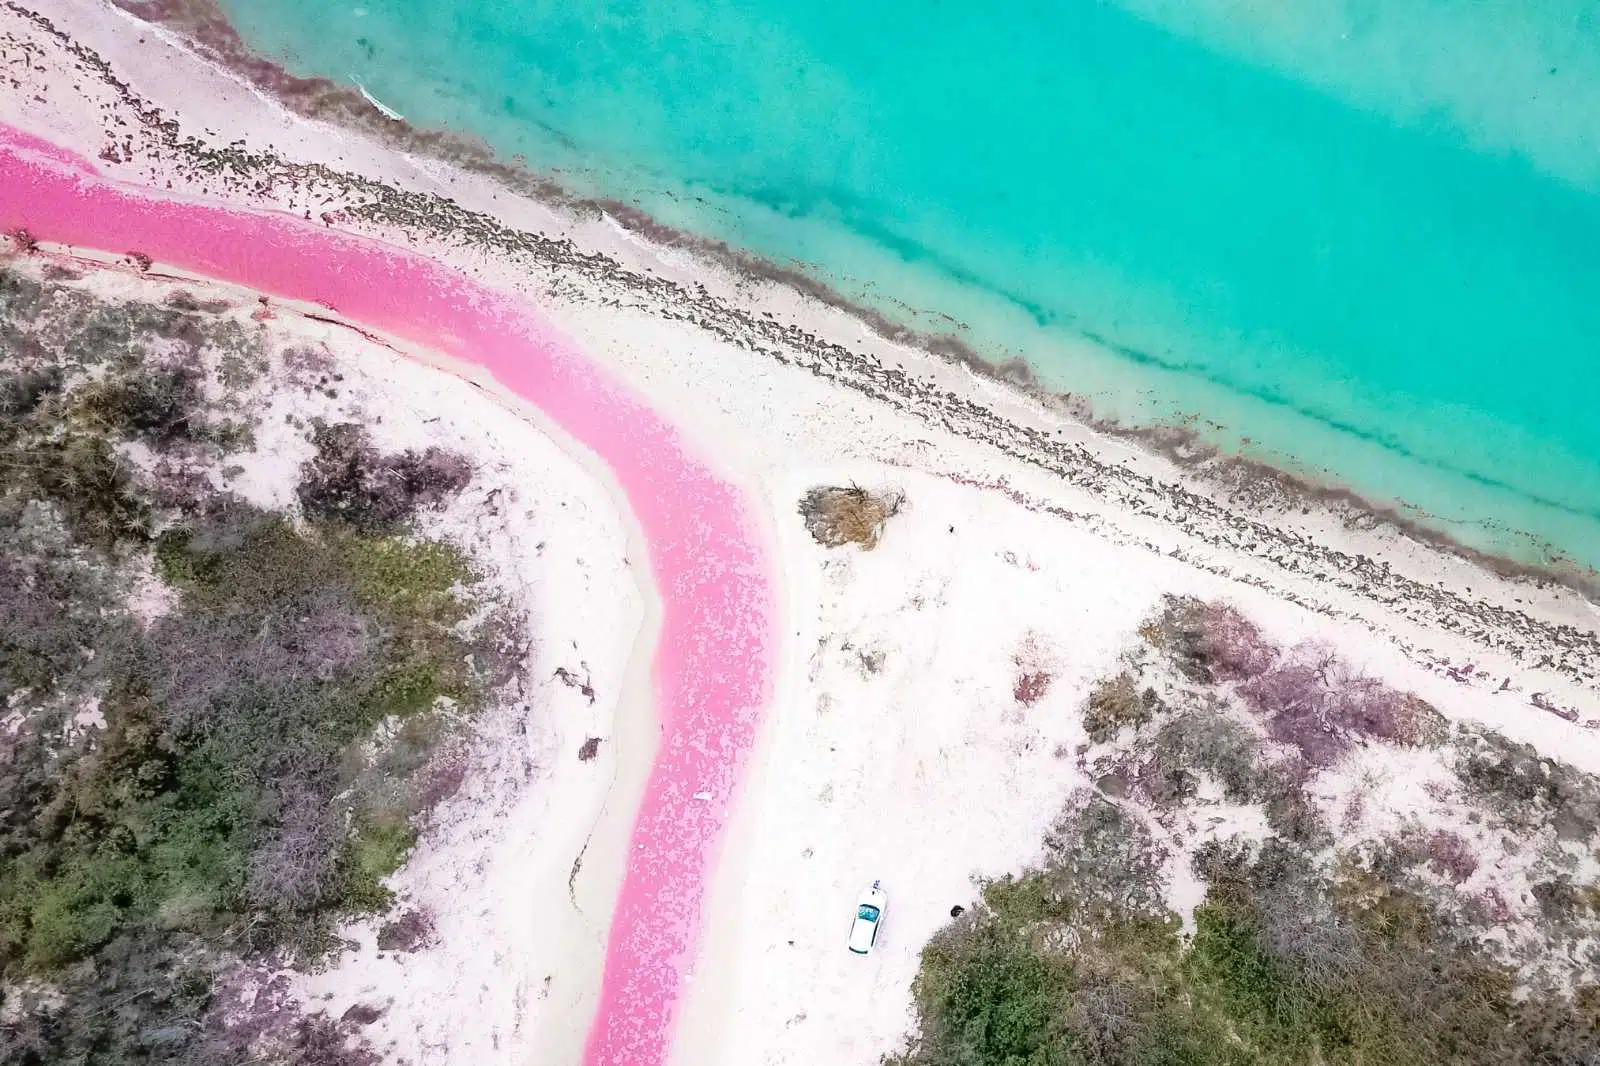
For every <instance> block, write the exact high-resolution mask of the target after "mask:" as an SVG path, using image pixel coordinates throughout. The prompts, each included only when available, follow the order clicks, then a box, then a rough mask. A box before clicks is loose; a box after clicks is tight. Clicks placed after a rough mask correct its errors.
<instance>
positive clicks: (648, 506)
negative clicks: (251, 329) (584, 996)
mask: <svg viewBox="0 0 1600 1066" xmlns="http://www.w3.org/2000/svg"><path fill="white" fill-rule="evenodd" d="M19 229H26V230H27V231H28V232H29V233H30V234H31V235H32V236H33V237H34V238H35V239H38V240H43V241H52V242H60V243H62V244H67V245H75V246H80V247H84V248H93V249H99V250H102V251H108V252H113V253H128V252H138V253H142V254H144V255H147V256H150V257H151V258H152V259H155V260H158V261H160V262H162V263H170V264H172V265H174V266H176V267H179V268H182V269H184V270H187V271H192V272H195V273H198V274H204V275H207V276H210V277H214V278H218V279H221V280H224V281H227V282H232V283H234V284H237V285H242V286H246V287H248V288H251V289H254V290H257V291H258V292H261V293H265V294H268V295H276V296H280V297H285V298H289V299H294V300H301V301H307V302H313V303H318V304H322V305H324V306H326V307H329V308H331V309H333V310H334V311H335V312H337V314H338V315H339V317H340V318H342V319H344V320H346V321H350V322H352V323H356V324H359V325H361V326H363V327H366V328H369V329H371V330H374V331H377V332H380V333H383V334H387V335H389V336H391V337H397V338H401V339H403V340H405V341H409V342H412V343H416V344H419V345H423V346H426V347H429V348H432V349H434V350H438V351H442V352H445V353H447V354H449V355H450V356H452V357H453V358H455V359H459V360H462V361H464V362H470V363H473V364H476V365H478V366H481V367H484V368H486V369H487V370H488V371H489V372H490V373H491V374H492V375H493V376H494V377H495V378H496V379H497V380H498V381H499V382H500V383H501V384H502V385H504V386H505V387H507V388H509V389H511V390H512V391H514V392H516V393H517V394H518V395H519V396H521V397H523V398H524V399H526V400H528V401H529V402H531V403H533V404H535V405H536V406H537V407H538V408H539V409H540V410H541V411H543V412H544V413H545V414H546V415H547V416H548V417H550V418H551V419H552V420H553V421H554V422H555V423H557V424H558V425H560V426H561V427H562V429H564V430H565V431H566V432H567V433H569V434H571V435H572V436H573V437H574V438H576V439H577V440H578V441H579V442H581V443H582V444H583V445H584V446H585V447H587V448H589V449H590V450H591V451H593V452H594V453H595V454H596V455H597V456H599V457H600V459H601V460H603V461H604V462H605V463H606V464H607V465H608V466H609V467H610V468H611V470H612V472H613V474H614V475H615V477H616V479H617V481H618V483H619V484H620V485H621V488H622V490H623V492H624V493H625V494H626V495H627V499H628V504H629V506H630V507H631V508H632V510H633V514H634V516H635V518H636V519H637V520H638V522H639V525H640V527H641V528H642V530H643V533H644V537H645V540H646V542H647V544H648V548H649V555H650V570H651V575H652V577H653V579H654V581H655V585H656V588H657V589H658V590H659V592H660V596H661V604H662V619H661V632H660V635H659V640H658V643H657V645H656V658H655V663H654V685H655V698H656V710H657V716H658V719H659V721H660V724H661V730H662V731H661V735H660V748H659V751H658V753H657V756H656V759H655V763H654V765H653V767H652V768H651V771H650V777H649V782H648V784H647V785H646V788H645V793H644V799H643V801H642V803H641V805H640V808H639V811H638V814H637V816H636V819H635V822H634V827H633V836H632V839H631V841H630V843H629V855H628V863H627V868H626V873H625V875H624V880H623V885H622V889H621V892H620V894H619V897H618V899H617V902H616V910H615V914H614V917H613V922H612V926H611V938H610V942H609V944H608V945H607V950H606V961H605V977H604V983H603V986H602V988H601V992H600V999H599V1007H598V1011H597V1013H596V1016H595V1018H594V1021H593V1023H592V1028H591V1029H590V1032H589V1038H588V1043H587V1045H586V1048H585V1052H584V1062H585V1063H586V1064H587V1066H657V1064H660V1063H663V1062H665V1061H666V1058H667V1053H668V1044H669V1040H670V1038H671V1030H672V1023H673V1019H674V1015H675V1013H676V1006H677V1002H678V997H679V993H680V991H681V989H682V986H683V979H684V976H685V972H686V970H687V968H688V967H689V966H690V965H691V964H692V962H693V956H694V950H695V944H696V940H697V937H698V932H699V927H700V919H701V914H700V912H701V905H702V901H703V898H704V891H705V890H704V886H705V881H706V877H707V874H708V871H709V866H710V862H711V859H712V853H713V848H714V845H715V844H716V842H717V839H718V837H719V835H720V833H721V830H722V828H723V821H724V817H725V815H724V813H723V812H724V811H725V810H726V809H727V808H728V807H729V806H730V804H731V801H732V799H733V795H734V791H735V788H736V785H737V783H738V779H739V776H740V769H741V767H742V765H743V763H744V760H745V757H746V755H747V754H748V752H749V751H750V748H751V746H752V744H753V742H754V740H755V733H756V728H757V724H758V721H759V717H760V714H761V710H762V707H763V705H764V703H765V701H766V700H767V698H768V695H769V692H770V680H769V679H770V671H771V666H772V656H773V653H774V643H775V637H774V629H773V619H774V606H773V605H774V599H773V593H772V587H771V578H770V575H771V573H772V570H771V567H770V565H769V561H768V559H767V556H766V552H765V550H764V548H763V544H762V541H761V539H760V536H759V533H758V530H757V527H756V525H755V523H754V522H753V520H752V517H751V512H750V510H749V508H748V507H747V505H746V502H745V500H744V499H743V497H742V496H741V494H740V493H739V492H738V491H736V490H735V488H734V487H733V486H731V485H729V484H728V483H727V482H725V481H722V480H720V479H719V478H717V477H716V475H715V474H713V473H712V472H711V471H710V470H709V469H707V467H706V466H705V465H704V464H703V463H702V462H701V461H700V460H698V459H697V458H695V457H694V456H693V455H692V454H690V452H689V451H688V450H687V449H686V448H685V446H684V444H683V443H682V441H681V440H680V438H679V436H678V434H677V433H676V432H675V431H674V430H673V428H672V426H671V425H669V424H668V423H667V422H666V421H665V420H664V419H662V418H661V417H660V416H659V415H657V414H656V413H655V412H654V411H652V410H651V409H650V408H649V407H648V406H646V405H645V404H643V403H642V402H640V401H639V400H638V399H637V398H635V397H633V396H631V395H630V394H629V393H628V391H627V390H626V389H625V388H623V387H621V386H620V385H619V384H618V383H616V382H615V381H613V380H612V379H611V378H610V377H609V376H608V375H607V374H606V373H605V372H604V371H603V370H602V369H601V368H599V367H597V366H595V365H594V364H593V363H592V362H590V361H589V360H587V359H585V358H584V356H583V355H582V354H581V353H580V352H579V351H577V350H576V349H575V348H574V346H573V345H572V344H570V343H569V342H567V341H565V340H563V339H562V338H561V337H559V336H557V334H556V333H555V332H554V331H553V330H552V329H551V327H550V326H549V325H547V324H546V323H545V322H543V321H541V319H540V318H539V317H538V316H537V314H536V313H535V312H534V311H533V310H532V308H530V307H529V306H527V305H526V303H525V302H521V301H517V300H514V299H512V298H510V297H507V296H505V295H502V294H500V293H497V292H494V291H491V290H489V289H486V288H484V287H482V286H479V285H476V284H474V283H473V282H471V281H469V280H468V279H467V278H465V277H464V276H462V275H461V274H460V273H458V272H456V271H454V270H452V269H450V268H448V267H445V266H442V265H440V264H438V263H435V262H432V261H430V260H428V259H426V258H424V257H422V256H419V255H416V254H413V253H410V252H407V251H405V250H402V249H400V248H396V247H392V246H388V245H385V244H381V243H378V242H375V241H371V240H365V239H361V238H357V237H353V236H350V235H347V234H339V233H336V232H331V231H328V230H326V229H324V228H321V227H317V226H314V225H311V224H308V223H305V222H303V221H301V220H300V219H297V218H294V217H293V216H290V215H286V214H281V213H267V212H255V211H245V210H238V209H230V208H223V207H220V206H217V205H214V204H208V203H203V202H194V201H180V200H175V199H172V198H170V197H163V196H161V195H160V194H158V193H156V192H154V191H153V190H149V189H144V188H140V187H132V186H127V185H122V184H119V183H116V182H113V181H111V180H109V179H107V178H104V177H102V176H101V175H100V174H99V173H98V172H97V171H96V170H95V169H94V167H93V166H92V165H91V164H90V163H88V162H87V161H85V160H83V159H80V158H78V157H76V156H74V155H73V154H71V153H70V152H66V151H64V150H62V149H61V148H58V147H56V146H54V145H50V144H47V143H45V142H43V141H39V140H37V139H36V138H33V137H31V136H29V135H28V134H25V133H22V132H20V131H17V130H12V129H9V128H7V127H4V126H0V230H3V231H5V232H14V231H16V230H19ZM529 488H530V489H531V490H536V489H537V486H529ZM696 792H700V793H707V792H709V793H710V802H703V801H700V800H695V799H694V794H695V793H696Z"/></svg>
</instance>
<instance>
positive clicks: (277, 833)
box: [250, 788, 343, 914]
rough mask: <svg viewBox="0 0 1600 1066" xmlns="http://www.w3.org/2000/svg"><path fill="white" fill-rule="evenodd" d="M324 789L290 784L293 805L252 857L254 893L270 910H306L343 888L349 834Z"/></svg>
mask: <svg viewBox="0 0 1600 1066" xmlns="http://www.w3.org/2000/svg"><path fill="white" fill-rule="evenodd" d="M321 791H322V790H313V789H311V788H306V789H301V790H292V791H291V790H288V789H284V790H282V791H281V792H280V793H279V794H280V795H282V796H284V797H285V799H286V802H287V803H288V805H289V806H288V809H287V810H286V811H285V812H284V813H283V816H282V817H281V818H280V819H279V821H278V824H277V826H276V828H275V830H274V831H273V832H272V833H271V835H270V836H269V837H268V838H267V840H266V841H265V842H263V843H262V844H261V845H260V846H259V847H257V848H256V850H255V853H254V855H252V856H251V861H250V895H251V897H252V898H253V899H255V900H256V902H257V904H258V905H259V906H261V907H263V908H265V909H268V910H277V911H281V912H284V913H290V914H294V913H302V912H308V911H311V910H313V909H314V908H316V907H318V906H319V905H321V904H322V903H324V902H325V901H326V900H327V899H328V898H329V897H331V896H333V895H335V894H336V893H337V891H338V888H339V885H338V876H339V851H340V846H341V844H342V842H343V841H342V837H343V834H342V833H341V831H340V826H339V824H338V823H337V822H336V820H335V819H336V818H337V816H338V813H339V812H337V811H336V810H334V809H332V808H331V807H330V805H329V804H328V803H326V802H325V801H324V800H323V799H322V798H321V795H320V793H321Z"/></svg>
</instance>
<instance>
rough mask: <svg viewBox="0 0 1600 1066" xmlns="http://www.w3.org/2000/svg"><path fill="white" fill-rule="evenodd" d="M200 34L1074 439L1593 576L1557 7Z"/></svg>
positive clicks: (1590, 215)
mask: <svg viewBox="0 0 1600 1066" xmlns="http://www.w3.org/2000/svg"><path fill="white" fill-rule="evenodd" d="M228 6H229V7H230V9H231V13H232V14H233V15H234V16H235V17H236V18H237V19H238V20H239V25H240V28H241V30H242V31H243V32H244V33H245V35H246V37H247V38H248V39H250V40H252V41H254V42H255V43H256V44H257V45H258V46H259V47H261V48H262V49H263V50H264V51H265V52H266V53H268V54H271V55H277V56H279V57H281V58H284V59H285V60H286V62H287V63H288V65H289V66H291V67H292V68H293V69H296V70H298V71H300V72H315V73H323V74H328V75H330V76H334V77H339V78H344V77H349V76H351V74H353V75H354V76H355V77H359V78H360V79H361V82H362V84H363V85H364V86H366V87H367V88H368V89H370V90H371V91H372V92H373V93H374V94H375V95H376V96H377V97H378V98H380V99H382V100H384V101H386V102H387V103H388V104H390V105H392V106H393V107H394V108H395V109H397V110H398V111H400V112H402V113H404V114H405V115H407V116H408V118H410V119H412V120H413V121H418V122H421V123H425V124H436V125H447V126H452V127H457V128H462V129H467V130H470V131H472V132H475V133H478V134H480V135H482V136H483V137H485V138H486V139H487V140H488V141H490V142H491V143H492V144H494V145H496V146H497V147H498V148H499V149H501V150H502V151H503V152H505V153H506V154H507V155H512V154H521V155H523V156H525V157H526V158H527V159H528V161H529V162H530V163H531V164H532V165H533V166H534V167H535V168H536V169H539V170H542V171H547V172H554V173H555V174H557V176H559V177H560V178H561V179H562V180H563V181H565V182H567V183H568V184H569V185H571V186H572V187H574V188H575V189H576V190H578V191H583V192H589V193H596V194H601V195H605V196H608V197H613V198H616V199H621V200H625V201H631V202H634V203H637V204H638V205H639V206H640V207H642V208H644V209H645V210H647V211H649V212H650V213H652V214H654V215H656V216H658V217H660V218H661V219H662V220H663V221H665V222H668V223H670V224H675V225H679V226H681V227H683V228H686V229H688V230H691V231H694V232H698V233H702V234H705V235H708V236H713V237H718V238H722V239H725V240H728V241H730V242H731V243H733V244H735V245H738V246H741V247H745V248H747V249H750V250H752V251H754V252H756V253H758V254H760V255H763V256H765V257H767V258H769V259H772V260H774V261H776V262H778V263H780V264H784V265H789V266H797V267H799V268H801V269H803V270H806V271H807V272H809V273H811V274H813V275H815V276H817V277H819V278H821V279H823V280H824V281H826V282H828V283H829V284H831V285H833V286H834V287H836V288H838V289H839V290H840V291H842V292H843V293H844V294H845V295H847V296H849V297H852V298H854V299H858V300H861V301H864V302H866V303H869V304H871V305H873V306H876V307H878V308H880V309H882V310H884V311H887V312H888V313H890V314H891V315H893V316H896V317H899V318H902V319H905V320H908V321H910V322H912V323H914V324H917V325H921V326H926V327H932V328H936V329H941V330H952V331H954V332H957V333H960V334H962V335H963V336H964V337H965V338H966V339H967V340H969V341H970V342H972V343H973V344H974V345H975V346H976V347H977V348H978V349H979V350H980V351H983V352H985V353H987V354H990V355H993V356H995V357H1005V356H1011V355H1017V354H1020V355H1022V356H1023V357H1025V358H1026V359H1027V360H1028V361H1029V362H1030V363H1031V364H1032V365H1033V366H1034V367H1035V368H1036V369H1037V370H1038V371H1039V372H1040V374H1041V375H1042V376H1043V377H1044V378H1045V379H1046V380H1047V381H1049V382H1050V383H1052V384H1054V385H1056V386H1058V387H1061V388H1063V389H1067V390H1070V391H1072V392H1074V393H1077V394H1079V395H1082V396H1084V397H1087V398H1088V399H1089V400H1090V401H1091V402H1092V403H1093V405H1094V407H1095V409H1096V411H1097V412H1099V413H1102V414H1106V415H1111V416H1115V417H1119V418H1122V419H1124V420H1127V421H1130V422H1134V423H1149V422H1157V421H1171V420H1176V419H1185V418H1188V417H1189V416H1194V421H1193V424H1194V426H1195V428H1197V429H1198V430H1200V431H1201V432H1202V433H1203V434H1205V435H1207V436H1208V437H1210V438H1211V439H1213V440H1215V441H1216V442H1218V443H1220V444H1222V445H1224V446H1225V447H1227V448H1229V449H1231V450H1234V451H1242V452H1245V453H1247V454H1251V455H1254V456H1257V457H1260V458H1265V459H1268V460H1270V461H1273V462H1276V463H1279V464H1282V465H1285V466H1288V467H1290V468H1292V469H1294V470H1297V471H1299V472H1301V473H1304V474H1307V475H1309V476H1312V477H1314V478H1317V479H1320V480H1323V481H1328V482H1333V483H1338V484H1343V485H1348V486H1350V487H1352V488H1354V489H1356V490H1357V491H1358V492H1361V493H1362V494H1364V495H1367V496H1369V497H1371V498H1373V499H1375V500H1379V501H1381V502H1385V503H1393V502H1396V501H1400V502H1403V504H1404V505H1405V506H1406V507H1407V508H1409V510H1410V511H1411V512H1412V513H1413V514H1414V515H1415V516H1417V517H1419V518H1423V519H1425V520H1427V521H1430V522H1433V523H1434V524H1436V525H1438V526H1440V527H1442V528H1444V529H1446V530H1447V531H1448V532H1450V533H1452V534H1453V535H1455V536H1457V537H1458V538H1459V539H1461V540H1463V541H1466V542H1468V543H1471V544H1473V545H1475V546H1479V547H1486V548H1490V549H1493V550H1498V551H1501V552H1505V553H1507V554H1511V555H1514V556H1517V557H1519V558H1524V559H1527V558H1544V557H1547V556H1549V555H1551V554H1560V553H1565V555H1566V556H1567V557H1569V558H1575V559H1577V560H1579V561H1581V562H1582V563H1584V564H1587V565H1600V419H1596V418H1594V417H1593V412H1594V410H1595V409H1596V408H1597V407H1600V370H1597V364H1600V357H1597V353H1600V136H1597V133H1600V51H1597V49H1600V44H1597V42H1600V32H1597V31H1596V30H1595V28H1594V26H1593V23H1592V20H1591V19H1590V18H1589V17H1588V16H1587V15H1586V14H1585V13H1584V12H1583V11H1582V10H1581V9H1580V8H1579V7H1577V6H1575V0H1561V2H1559V3H1550V4H1531V5H1530V4H1521V5H1513V4H1511V3H1510V2H1509V0H1494V2H1489V3H1483V4H1473V5H1463V4H1460V3H1456V2H1453V0H1426V2H1424V0H1405V2H1403V3H1398V4H1393V5H1383V6H1382V7H1381V8H1380V7H1378V6H1376V5H1365V4H1359V3H1354V2H1336V0H1317V2H1315V3H1310V4H1306V5H1296V6H1295V13H1294V14H1292V15H1291V14H1285V13H1284V12H1283V11H1282V10H1281V9H1280V7H1279V6H1277V5H1266V4H1259V3H1255V2H1247V0H1236V2H1231V3H1230V2H1227V0H1204V2H1202V3H1197V4H1195V5H1179V4H1177V3H1169V2H1167V0H1122V3H1120V4H1112V3H1095V2H1090V0H1055V2H1049V3H1046V2H1043V0H988V2H985V3H983V4H976V3H972V2H941V3H935V4H928V3H912V2H911V0H848V2H847V0H784V2H782V3H779V2H777V0H747V2H742V3H734V2H732V0H654V2H651V3H644V2H642V0H613V2H607V3H604V4H599V3H593V2H584V0H562V2H559V3H558V2H556V0H450V2H441V3H435V4H430V5H422V6H419V5H416V4H414V3H410V2H407V0H364V3H363V6H362V7H361V8H359V9H354V8H348V7H345V8H339V9H336V10H333V11H330V10H329V9H328V8H327V6H326V5H324V4H320V3H312V2H311V0H251V2H250V3H249V4H245V3H243V2H238V3H232V2H230V3H229V5H228ZM358 11H359V13H358ZM1541 69H1543V70H1544V71H1545V72H1546V73H1545V74H1543V75H1540V74H1539V71H1540V70H1541ZM1541 79H1542V80H1541ZM730 372H731V371H730Z"/></svg>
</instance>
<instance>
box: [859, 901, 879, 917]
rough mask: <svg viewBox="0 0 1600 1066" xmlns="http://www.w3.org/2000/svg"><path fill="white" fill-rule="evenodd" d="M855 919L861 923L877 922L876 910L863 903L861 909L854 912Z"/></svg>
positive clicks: (870, 905)
mask: <svg viewBox="0 0 1600 1066" xmlns="http://www.w3.org/2000/svg"><path fill="white" fill-rule="evenodd" d="M856 917H857V918H859V919H861V920H862V921H863V922H875V921H877V920H878V908H876V907H874V906H873V905H872V904H870V903H863V904H862V905H861V909H860V910H858V911H856Z"/></svg>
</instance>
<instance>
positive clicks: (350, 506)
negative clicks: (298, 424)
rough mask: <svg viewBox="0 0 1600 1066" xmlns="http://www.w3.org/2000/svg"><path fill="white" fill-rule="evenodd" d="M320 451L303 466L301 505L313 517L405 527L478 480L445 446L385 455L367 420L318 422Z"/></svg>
mask: <svg viewBox="0 0 1600 1066" xmlns="http://www.w3.org/2000/svg"><path fill="white" fill-rule="evenodd" d="M312 441H313V443H314V444H315V445H316V447H317V454H316V455H315V456H314V457H313V458H311V459H310V460H308V461H307V462H306V464H305V467H304V468H303V469H302V471H301V481H300V488H299V496H300V506H301V509H302V510H304V511H305V513H306V515H307V516H309V517H311V518H316V519H322V520H325V521H339V522H344V523H346V524H348V525H350V526H352V527H354V528H355V529H356V530H358V531H360V532H362V533H368V534H386V533H394V532H395V531H397V530H398V529H400V528H401V527H402V526H403V525H404V524H405V523H406V522H407V521H409V520H410V518H411V517H412V516H413V515H414V514H415V513H416V512H417V510H418V509H419V508H423V507H437V506H438V505H439V504H441V503H443V502H444V501H445V500H447V499H448V498H450V497H451V496H454V495H455V494H456V493H457V492H460V491H461V490H462V489H463V488H465V487H466V485H467V483H468V482H469V481H471V480H472V467H471V465H470V464H468V462H467V461H466V460H465V459H463V458H462V457H461V456H459V455H456V454H454V453H452V452H447V451H444V450H442V449H439V448H431V447H430V448H428V449H427V450H426V451H423V452H421V453H417V452H410V451H407V452H402V453H400V454H398V455H380V454H379V453H378V451H377V449H376V448H374V447H373V445H372V442H371V440H370V439H369V438H368V435H367V431H366V429H365V428H363V427H362V426H358V425H354V424H351V423H340V424H338V425H318V426H317V427H316V428H315V429H314V431H313V437H312Z"/></svg>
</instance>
